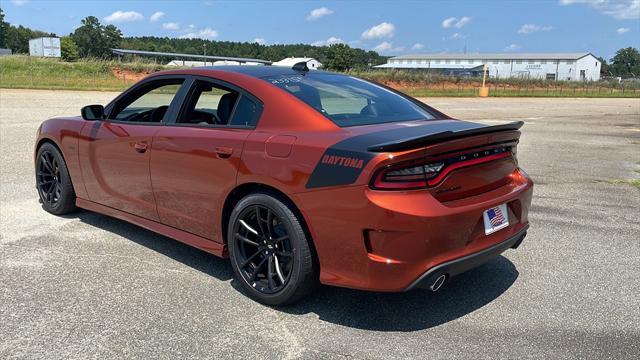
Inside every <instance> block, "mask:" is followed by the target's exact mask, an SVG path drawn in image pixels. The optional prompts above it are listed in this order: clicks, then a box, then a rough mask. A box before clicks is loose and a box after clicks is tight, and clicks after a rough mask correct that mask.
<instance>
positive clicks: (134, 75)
mask: <svg viewBox="0 0 640 360" xmlns="http://www.w3.org/2000/svg"><path fill="white" fill-rule="evenodd" d="M152 72H153V71H143V72H135V71H131V70H124V69H121V68H118V67H112V68H111V73H112V74H113V76H115V77H117V78H118V79H121V80H124V81H139V80H142V79H144V78H145V77H147V75H149V74H151V73H152Z"/></svg>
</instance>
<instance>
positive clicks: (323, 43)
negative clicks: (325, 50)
mask: <svg viewBox="0 0 640 360" xmlns="http://www.w3.org/2000/svg"><path fill="white" fill-rule="evenodd" d="M333 44H344V40H342V39H340V38H337V37H335V36H332V37H330V38H328V39H327V40H319V41H316V42H313V43H311V45H313V46H329V45H333Z"/></svg>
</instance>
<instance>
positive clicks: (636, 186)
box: [609, 179, 640, 189]
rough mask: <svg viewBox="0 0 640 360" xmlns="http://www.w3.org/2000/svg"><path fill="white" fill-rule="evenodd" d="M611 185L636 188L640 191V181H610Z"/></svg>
mask: <svg viewBox="0 0 640 360" xmlns="http://www.w3.org/2000/svg"><path fill="white" fill-rule="evenodd" d="M609 182H610V183H611V184H624V185H631V186H635V188H636V189H640V179H615V180H610V181H609Z"/></svg>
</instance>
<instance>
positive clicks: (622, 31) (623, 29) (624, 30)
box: [616, 28, 631, 35]
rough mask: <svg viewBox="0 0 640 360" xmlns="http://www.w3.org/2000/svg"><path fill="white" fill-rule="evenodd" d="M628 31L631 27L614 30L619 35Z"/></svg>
mask: <svg viewBox="0 0 640 360" xmlns="http://www.w3.org/2000/svg"><path fill="white" fill-rule="evenodd" d="M629 31H631V29H629V28H619V29H618V30H616V32H617V33H618V34H620V35H622V34H624V33H628V32H629Z"/></svg>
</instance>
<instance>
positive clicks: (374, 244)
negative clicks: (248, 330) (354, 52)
mask: <svg viewBox="0 0 640 360" xmlns="http://www.w3.org/2000/svg"><path fill="white" fill-rule="evenodd" d="M81 113H82V116H78V117H62V118H54V119H49V120H46V121H45V122H43V123H42V125H41V126H40V128H39V129H38V137H37V142H36V147H35V172H36V187H37V190H38V193H39V196H40V200H41V202H42V206H43V208H44V209H45V210H46V211H48V212H50V213H53V214H57V215H61V214H65V213H68V212H71V211H74V210H76V209H77V208H82V209H86V210H90V211H95V212H98V213H102V214H106V215H109V216H114V217H117V218H120V219H123V220H126V221H129V222H131V223H134V224H137V225H139V226H142V227H144V228H147V229H149V230H151V231H155V232H157V233H160V234H163V235H166V236H169V237H172V238H174V239H176V240H179V241H182V242H184V243H187V244H189V245H192V246H195V247H197V248H199V249H202V250H204V251H207V252H210V253H212V254H214V255H217V256H220V257H225V258H226V257H229V258H230V259H231V264H232V267H233V269H234V272H235V274H236V277H237V281H238V282H239V283H240V284H242V288H243V289H244V290H245V291H246V293H247V294H248V295H250V296H252V297H253V298H255V299H257V300H258V301H260V302H263V303H265V304H270V305H282V304H289V303H292V302H295V301H297V300H300V299H301V298H303V297H305V296H306V295H308V294H309V293H310V292H311V291H312V289H313V288H314V285H316V284H317V283H318V282H320V283H323V284H329V285H336V286H344V287H350V288H356V289H363V290H373V291H406V290H410V289H413V288H417V287H423V288H428V289H430V290H431V291H437V290H438V289H439V288H440V287H441V286H442V285H443V284H444V283H445V282H446V281H447V280H448V279H449V278H451V277H452V276H455V275H456V274H459V273H461V272H463V271H466V270H468V269H470V268H473V267H475V266H477V265H479V264H482V263H483V262H485V261H488V260H490V259H492V258H494V257H496V256H498V254H500V253H502V252H503V251H505V250H506V249H508V248H516V247H517V246H518V245H519V244H520V242H521V241H522V240H523V238H524V237H525V235H526V231H527V228H528V220H527V214H528V210H529V207H530V204H531V196H532V191H533V183H532V182H531V180H530V179H529V177H528V176H527V174H526V173H525V172H524V171H523V170H522V169H520V168H519V166H518V161H517V159H516V147H517V144H518V139H519V137H520V131H519V130H518V129H519V128H520V127H521V126H522V123H521V122H512V123H507V124H503V125H495V126H487V125H482V124H478V123H473V122H467V121H461V120H456V119H452V118H450V117H448V116H447V115H445V114H443V113H441V112H439V111H437V110H435V109H433V108H431V107H429V106H427V105H425V104H423V103H421V102H419V101H417V100H415V99H413V98H411V97H409V96H406V95H404V94H402V93H399V92H397V91H394V90H392V89H389V88H387V87H385V86H382V85H379V84H375V83H372V82H369V81H365V80H362V79H358V78H355V77H352V76H347V75H342V74H336V73H331V72H324V71H317V70H311V71H309V69H308V68H306V66H305V65H304V64H296V65H295V66H294V67H293V68H287V67H276V66H223V67H203V68H193V69H184V70H175V71H163V72H158V73H155V74H153V75H151V76H149V77H147V78H146V79H144V80H142V81H140V82H138V83H137V84H135V85H133V86H132V87H131V88H130V89H128V90H126V91H125V92H123V93H122V94H121V95H120V96H118V97H116V98H115V99H114V100H113V101H112V102H111V103H109V104H108V105H107V106H105V107H103V106H101V105H89V106H86V107H84V108H83V109H82V112H81Z"/></svg>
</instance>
